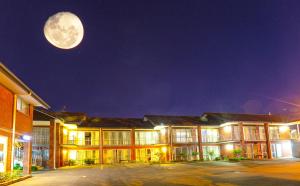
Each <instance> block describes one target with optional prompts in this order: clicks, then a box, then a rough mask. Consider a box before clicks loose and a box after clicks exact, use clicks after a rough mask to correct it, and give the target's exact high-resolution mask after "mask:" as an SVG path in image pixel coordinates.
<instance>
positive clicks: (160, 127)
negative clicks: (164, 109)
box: [154, 123, 166, 130]
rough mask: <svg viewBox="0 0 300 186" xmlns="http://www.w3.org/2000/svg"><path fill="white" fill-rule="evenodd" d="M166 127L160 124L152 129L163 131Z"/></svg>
mask: <svg viewBox="0 0 300 186" xmlns="http://www.w3.org/2000/svg"><path fill="white" fill-rule="evenodd" d="M165 127H166V126H164V124H163V123H161V124H160V125H157V126H155V127H154V130H161V129H164V128H165Z"/></svg>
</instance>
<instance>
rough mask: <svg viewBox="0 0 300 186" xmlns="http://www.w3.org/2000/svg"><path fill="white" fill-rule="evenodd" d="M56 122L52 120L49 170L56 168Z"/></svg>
mask: <svg viewBox="0 0 300 186" xmlns="http://www.w3.org/2000/svg"><path fill="white" fill-rule="evenodd" d="M54 125H55V121H54V119H53V120H50V127H49V139H50V140H49V161H48V167H49V169H54V168H55V126H54Z"/></svg>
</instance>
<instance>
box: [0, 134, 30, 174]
mask: <svg viewBox="0 0 300 186" xmlns="http://www.w3.org/2000/svg"><path fill="white" fill-rule="evenodd" d="M23 138H24V135H20V134H16V135H15V138H14V139H13V138H12V134H11V133H10V132H5V131H0V172H6V171H10V170H12V169H13V168H14V169H18V167H20V168H21V169H23V171H24V173H26V174H27V173H29V172H30V170H31V142H30V141H27V140H26V139H23ZM13 140H14V143H13V142H12V141H13ZM13 144H14V145H13ZM12 152H14V153H12Z"/></svg>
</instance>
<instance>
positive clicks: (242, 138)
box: [239, 122, 246, 157]
mask: <svg viewBox="0 0 300 186" xmlns="http://www.w3.org/2000/svg"><path fill="white" fill-rule="evenodd" d="M239 129H240V145H241V150H242V156H243V157H245V155H246V151H245V136H244V130H243V123H242V122H241V123H239Z"/></svg>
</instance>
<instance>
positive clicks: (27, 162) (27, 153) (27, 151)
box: [23, 141, 32, 175]
mask: <svg viewBox="0 0 300 186" xmlns="http://www.w3.org/2000/svg"><path fill="white" fill-rule="evenodd" d="M31 151H32V145H31V141H28V142H25V143H24V154H23V174H25V175H27V174H31Z"/></svg>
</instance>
